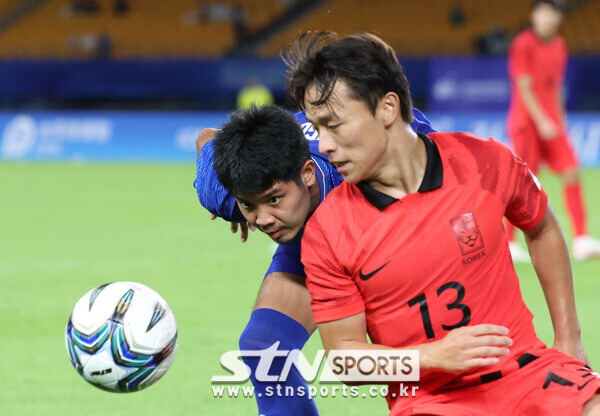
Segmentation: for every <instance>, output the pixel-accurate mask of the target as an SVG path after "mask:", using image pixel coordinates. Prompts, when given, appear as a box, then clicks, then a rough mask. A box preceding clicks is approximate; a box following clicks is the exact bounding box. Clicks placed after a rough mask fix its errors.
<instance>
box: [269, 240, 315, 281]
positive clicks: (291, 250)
mask: <svg viewBox="0 0 600 416" xmlns="http://www.w3.org/2000/svg"><path fill="white" fill-rule="evenodd" d="M301 241H302V231H300V232H299V233H298V235H296V237H294V239H293V240H292V241H289V242H287V243H285V244H280V245H279V246H278V247H277V250H275V254H274V255H273V260H272V261H271V265H270V266H269V269H268V270H267V273H266V274H265V276H268V275H269V274H271V273H274V272H285V273H292V274H296V275H298V276H302V277H306V274H305V273H304V266H303V265H302V262H301V261H300V244H301Z"/></svg>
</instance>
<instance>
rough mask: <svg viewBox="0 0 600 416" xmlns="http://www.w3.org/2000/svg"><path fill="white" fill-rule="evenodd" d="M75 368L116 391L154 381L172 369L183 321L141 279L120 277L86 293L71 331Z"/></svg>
mask: <svg viewBox="0 0 600 416" xmlns="http://www.w3.org/2000/svg"><path fill="white" fill-rule="evenodd" d="M65 338H66V343H67V350H68V352H69V356H70V357H71V363H72V364H73V367H75V370H77V372H78V373H79V374H80V375H81V376H82V377H83V378H84V379H85V380H86V381H88V382H89V383H91V384H93V385H94V386H96V387H98V388H100V389H103V390H108V391H113V392H132V391H138V390H141V389H144V388H146V387H148V386H149V385H151V384H153V383H154V382H156V381H157V380H158V379H159V378H161V377H162V376H163V374H164V373H165V372H166V371H167V370H168V369H169V366H170V365H171V364H172V363H173V359H174V358H175V352H176V351H177V345H178V343H177V324H176V322H175V316H174V315H173V312H171V309H170V308H169V305H167V302H165V300H164V299H163V298H162V297H161V296H160V295H159V294H158V293H156V292H155V291H153V290H152V289H150V288H149V287H147V286H144V285H142V284H140V283H133V282H114V283H108V284H104V285H102V286H98V287H97V288H95V289H92V290H90V291H89V292H88V293H86V294H85V295H84V296H83V297H82V298H81V299H79V301H78V302H77V304H75V308H74V309H73V312H72V313H71V316H70V317H69V322H68V323H67V329H66V333H65Z"/></svg>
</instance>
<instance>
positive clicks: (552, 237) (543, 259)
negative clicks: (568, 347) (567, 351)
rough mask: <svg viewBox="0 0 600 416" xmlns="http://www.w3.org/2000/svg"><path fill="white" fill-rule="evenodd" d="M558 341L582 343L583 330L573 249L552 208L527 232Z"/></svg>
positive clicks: (532, 257) (527, 239)
mask: <svg viewBox="0 0 600 416" xmlns="http://www.w3.org/2000/svg"><path fill="white" fill-rule="evenodd" d="M525 237H526V241H527V245H528V247H529V251H530V254H531V259H532V262H533V266H534V268H535V270H536V273H537V275H538V278H539V280H540V284H541V286H542V290H543V292H544V296H545V298H546V302H547V304H548V309H549V311H550V317H551V319H552V325H553V328H554V334H555V339H556V341H558V342H571V341H572V342H579V340H580V333H581V329H580V326H579V321H578V318H577V310H576V308H575V295H574V288H573V274H572V271H571V263H570V259H569V252H568V249H567V245H566V242H565V239H564V237H563V234H562V231H561V230H560V227H559V225H558V221H557V220H556V217H555V216H554V213H553V212H552V209H551V208H550V207H548V212H547V213H546V216H545V217H544V219H543V220H542V223H541V224H540V226H538V227H536V228H535V229H534V230H531V231H527V232H525Z"/></svg>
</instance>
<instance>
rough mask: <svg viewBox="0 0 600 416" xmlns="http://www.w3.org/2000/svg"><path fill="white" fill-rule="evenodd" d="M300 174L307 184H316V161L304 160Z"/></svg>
mask: <svg viewBox="0 0 600 416" xmlns="http://www.w3.org/2000/svg"><path fill="white" fill-rule="evenodd" d="M300 176H301V178H302V182H303V183H304V184H305V185H306V186H312V185H314V184H315V182H316V180H317V176H316V172H315V162H313V160H312V159H308V160H307V161H306V162H304V165H303V166H302V171H301V172H300Z"/></svg>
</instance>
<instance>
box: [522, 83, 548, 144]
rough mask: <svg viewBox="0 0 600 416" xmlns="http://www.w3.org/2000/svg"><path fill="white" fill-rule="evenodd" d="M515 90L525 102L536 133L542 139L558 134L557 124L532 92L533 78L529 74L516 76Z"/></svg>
mask: <svg viewBox="0 0 600 416" xmlns="http://www.w3.org/2000/svg"><path fill="white" fill-rule="evenodd" d="M516 83H517V91H518V94H519V95H520V96H521V99H522V100H523V104H525V108H526V109H527V112H528V113H529V116H530V117H531V119H532V120H533V122H534V123H535V126H536V128H537V131H538V133H539V134H540V136H541V137H542V139H544V140H552V139H554V138H555V137H556V136H557V135H558V126H557V125H556V123H555V122H554V120H552V119H551V118H550V117H549V116H548V115H547V114H546V112H545V111H544V109H543V108H542V106H541V105H540V103H539V101H538V99H537V97H536V96H535V93H534V92H533V78H532V77H531V75H530V74H526V73H523V74H520V75H518V76H517V80H516Z"/></svg>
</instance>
